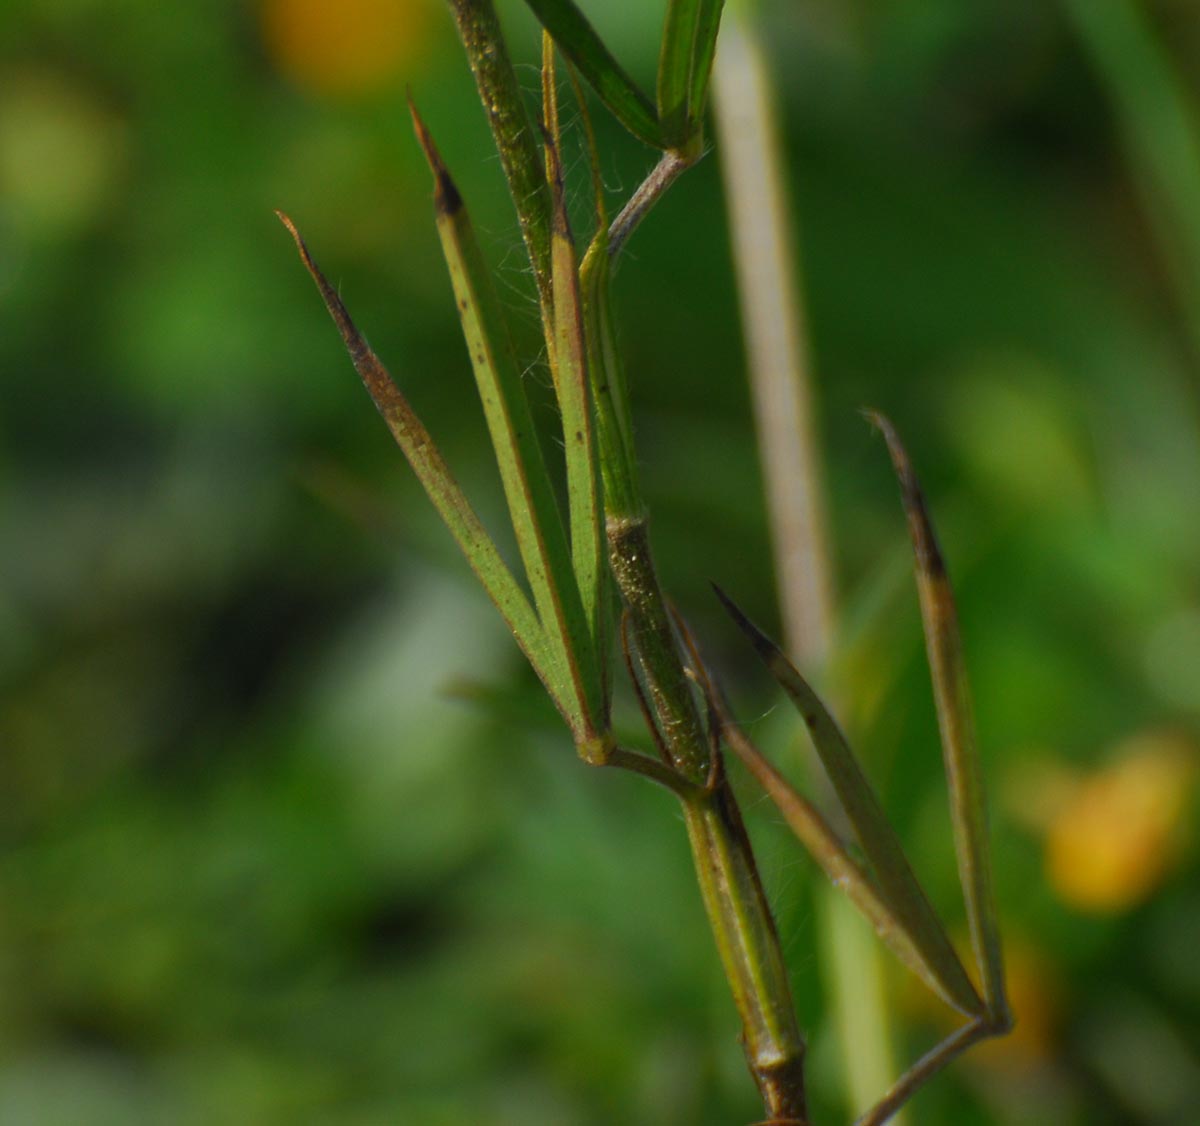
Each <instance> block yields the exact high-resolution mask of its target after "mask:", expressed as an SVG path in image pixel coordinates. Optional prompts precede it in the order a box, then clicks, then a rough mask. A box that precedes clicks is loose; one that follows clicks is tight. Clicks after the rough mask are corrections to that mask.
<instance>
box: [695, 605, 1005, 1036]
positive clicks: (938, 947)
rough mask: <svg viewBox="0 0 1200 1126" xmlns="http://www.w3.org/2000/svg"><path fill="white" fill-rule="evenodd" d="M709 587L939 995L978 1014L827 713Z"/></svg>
mask: <svg viewBox="0 0 1200 1126" xmlns="http://www.w3.org/2000/svg"><path fill="white" fill-rule="evenodd" d="M714 589H715V590H716V593H717V597H718V598H719V599H720V600H721V602H722V604H723V605H724V606H725V609H726V610H727V611H728V612H729V615H730V617H732V618H733V620H734V622H735V623H736V624H737V626H738V628H739V629H741V631H742V633H743V634H745V636H746V637H747V638H748V639H749V641H750V643H751V644H752V645H753V646H754V648H755V650H756V651H757V653H758V655H759V657H760V658H761V659H762V661H763V663H764V664H765V665H766V666H767V668H768V669H769V670H770V672H771V674H772V675H773V676H774V677H775V679H776V680H777V681H778V682H779V685H780V687H782V688H783V690H784V692H786V693H787V695H788V696H789V697H790V698H791V700H792V702H793V703H794V704H795V705H796V707H797V709H798V710H799V712H800V714H801V716H802V717H803V719H804V722H805V725H806V726H807V727H808V730H809V734H810V735H811V737H812V741H813V746H814V747H815V748H816V751H817V754H818V756H819V757H820V759H821V763H822V765H823V766H824V767H825V771H826V773H827V774H828V775H829V780H830V782H831V783H832V784H833V788H834V790H835V792H836V793H837V796H838V799H839V800H840V802H841V803H842V807H843V809H844V810H845V811H846V816H847V818H848V819H849V821H850V824H851V825H852V826H853V828H854V832H855V835H856V836H857V837H858V840H859V844H860V845H861V846H862V850H863V853H864V854H865V855H866V857H867V860H868V862H869V863H870V865H871V867H872V869H873V871H874V873H875V877H876V879H877V881H878V886H879V890H880V893H881V894H882V896H883V898H884V900H885V901H886V903H887V905H888V907H889V908H890V909H891V912H892V913H893V914H894V915H895V917H896V918H897V919H898V920H899V921H900V924H901V927H902V929H903V931H904V932H905V933H906V934H907V935H908V937H909V938H910V940H911V942H912V944H913V946H914V947H915V948H916V949H917V950H918V951H920V954H921V957H922V959H923V960H924V961H925V962H926V963H927V964H928V965H929V966H930V967H931V968H932V969H933V970H934V972H935V973H936V975H937V977H938V979H939V980H940V981H941V982H942V983H943V985H944V987H945V990H946V992H947V993H948V994H949V995H950V997H952V998H953V1004H954V1005H955V1006H956V1007H957V1008H959V1009H961V1010H962V1011H963V1012H966V1013H971V1014H974V1015H977V1014H979V1013H980V1012H982V1011H983V1003H982V1002H981V1001H980V999H979V996H978V994H977V993H976V992H975V987H974V986H973V985H972V984H971V980H970V978H969V977H968V976H967V972H966V970H965V969H964V968H963V964H962V962H961V961H960V960H959V957H958V954H957V953H956V952H955V950H954V946H953V944H952V943H951V942H950V938H949V936H948V935H947V934H946V929H945V927H943V926H942V923H941V921H940V920H939V919H938V917H937V913H936V912H935V911H934V909H933V906H932V904H931V903H930V902H929V898H928V897H927V896H926V894H925V891H924V889H923V888H922V887H921V884H920V882H919V881H918V880H917V877H916V875H915V874H914V873H913V870H912V868H911V866H910V865H909V863H908V859H907V857H906V856H905V855H904V850H903V848H902V847H901V845H900V841H899V838H898V837H897V836H896V833H895V830H894V829H893V828H892V826H891V823H890V822H889V821H888V819H887V816H886V815H885V814H884V812H883V808H882V806H881V805H880V804H879V800H878V798H876V796H875V792H874V790H873V789H872V788H871V784H870V782H868V781H867V777H866V775H865V774H864V773H863V770H862V768H861V767H860V766H859V763H858V760H857V759H856V758H855V756H854V753H853V752H852V751H851V750H850V747H849V744H848V743H847V742H846V737H845V736H844V735H843V734H842V732H841V729H840V728H839V727H838V725H837V723H836V721H835V720H834V718H833V716H832V715H830V713H829V711H828V709H827V708H826V707H825V705H824V703H823V702H822V701H821V699H820V697H819V696H818V695H817V694H816V692H814V691H813V689H812V688H811V687H810V686H809V684H808V682H807V681H806V680H805V679H804V678H803V677H802V676H801V675H800V673H799V672H798V671H797V669H796V667H795V666H794V665H793V664H792V663H791V662H790V661H789V660H788V659H787V657H786V656H785V655H784V654H783V652H782V651H781V650H780V649H779V647H778V646H777V645H776V644H775V643H774V642H773V641H772V640H771V639H770V638H769V637H767V635H766V634H764V633H763V632H762V631H761V630H760V629H759V628H758V627H757V626H756V625H754V623H753V622H751V621H750V619H749V618H747V617H746V615H745V614H743V613H742V611H741V610H740V609H739V607H738V606H737V604H736V603H735V602H734V601H733V600H732V599H731V598H730V597H729V596H728V595H727V594H725V592H724V591H722V590H721V589H720V588H719V587H714Z"/></svg>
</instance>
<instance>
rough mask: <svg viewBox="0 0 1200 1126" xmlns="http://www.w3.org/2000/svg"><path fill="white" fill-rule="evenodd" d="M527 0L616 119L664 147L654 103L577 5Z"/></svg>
mask: <svg viewBox="0 0 1200 1126" xmlns="http://www.w3.org/2000/svg"><path fill="white" fill-rule="evenodd" d="M526 2H527V3H528V4H529V7H530V8H531V9H533V13H534V15H536V16H537V18H538V19H539V20H540V21H541V24H542V26H543V27H544V28H545V29H546V30H547V31H548V32H550V34H551V35H552V36H553V37H554V42H555V43H556V44H557V45H558V49H559V50H560V51H562V53H563V54H564V55H565V56H566V57H567V58H568V59H569V60H570V61H571V63H572V64H573V65H574V66H575V67H577V68H578V70H579V73H580V74H582V75H583V77H584V78H585V79H587V81H588V84H589V85H590V86H591V87H592V88H593V89H594V90H595V91H596V93H597V94H599V95H600V100H601V101H602V102H603V103H604V104H605V105H606V106H608V108H609V109H610V110H611V111H612V113H613V115H614V116H615V117H616V118H617V120H618V121H620V122H621V124H622V125H624V126H625V128H626V129H628V130H629V131H630V132H631V133H632V134H634V136H636V137H639V138H641V140H643V141H645V142H646V143H647V144H648V145H653V146H654V147H655V148H659V149H661V148H665V147H666V145H665V142H664V140H663V131H662V128H661V126H660V125H659V123H658V117H657V116H656V114H655V112H654V104H653V103H652V102H651V101H650V99H649V98H648V97H646V95H645V94H644V93H642V91H641V89H639V87H638V85H637V84H636V83H635V82H634V81H633V79H632V78H630V77H629V75H628V74H627V73H626V72H625V70H624V69H623V68H622V67H621V64H620V63H618V62H617V60H616V59H615V58H613V56H612V54H611V52H610V51H609V49H608V48H607V47H606V46H605V45H604V42H603V40H601V38H600V36H599V35H597V34H596V31H595V29H594V28H593V27H592V25H591V24H590V23H588V21H587V17H586V16H584V14H583V13H582V12H581V11H580V10H579V8H578V7H576V5H575V4H573V3H572V2H571V0H526Z"/></svg>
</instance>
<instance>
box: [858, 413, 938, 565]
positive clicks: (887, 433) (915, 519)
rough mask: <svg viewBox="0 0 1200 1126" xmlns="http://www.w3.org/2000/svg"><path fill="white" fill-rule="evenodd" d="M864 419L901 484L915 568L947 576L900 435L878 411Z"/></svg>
mask: <svg viewBox="0 0 1200 1126" xmlns="http://www.w3.org/2000/svg"><path fill="white" fill-rule="evenodd" d="M863 417H864V418H866V420H867V421H868V422H869V423H870V424H871V425H872V426H874V427H875V429H876V430H878V431H879V432H880V434H882V435H883V440H884V441H885V442H886V443H887V448H888V454H889V456H890V457H891V459H892V466H893V467H894V469H895V471H896V477H897V479H898V480H899V482H900V492H901V497H902V500H903V502H904V511H905V513H906V514H907V515H908V526H909V534H910V536H911V538H912V542H913V551H914V553H915V554H916V557H917V566H918V568H919V569H920V570H921V571H923V572H924V573H925V574H927V575H931V576H941V575H944V574H945V573H946V562H945V559H944V558H943V556H942V549H941V547H940V546H939V545H938V541H937V535H936V534H935V532H934V530H933V521H932V520H931V519H930V516H929V509H928V506H927V505H926V503H925V494H924V492H923V491H922V489H921V483H920V481H918V480H917V473H916V470H915V469H913V464H912V460H911V459H910V458H909V456H908V451H907V450H906V449H905V448H904V443H903V442H901V441H900V435H899V433H898V432H897V431H896V427H895V426H894V425H893V424H892V421H891V419H889V418H888V417H887V415H885V414H881V413H880V412H879V411H874V410H864V411H863Z"/></svg>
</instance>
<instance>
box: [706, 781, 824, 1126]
mask: <svg viewBox="0 0 1200 1126" xmlns="http://www.w3.org/2000/svg"><path fill="white" fill-rule="evenodd" d="M683 809H684V819H685V821H686V822H687V830H688V840H689V842H690V843H691V846H692V855H693V857H694V858H695V862H696V877H697V879H698V880H699V883H700V893H701V896H702V898H703V900H704V907H705V910H706V911H707V913H708V918H709V923H710V924H711V926H712V930H713V936H714V937H715V939H716V942H717V950H718V952H719V954H720V956H721V963H722V965H723V966H724V968H725V975H726V977H727V978H728V981H729V987H730V989H731V990H732V992H733V999H734V1002H735V1004H736V1005H737V1009H738V1013H739V1014H740V1016H741V1018H742V1043H743V1046H744V1048H745V1051H746V1060H747V1063H748V1065H749V1067H750V1072H751V1074H752V1075H753V1076H754V1081H755V1083H756V1084H757V1085H758V1090H759V1093H760V1094H761V1096H762V1100H763V1106H764V1108H765V1110H766V1112H767V1114H768V1116H769V1117H770V1118H771V1120H772V1121H776V1122H796V1123H799V1124H801V1126H803V1124H804V1123H806V1122H807V1106H806V1098H805V1090H804V1038H803V1037H802V1036H801V1035H800V1030H799V1027H798V1026H797V1024H796V1014H795V1005H794V1002H793V1001H792V993H791V986H790V984H789V982H788V977H787V966H786V964H785V963H784V960H783V954H782V951H781V950H780V947H779V935H778V933H777V932H776V930H775V922H774V920H773V919H772V917H771V911H770V908H769V907H768V906H767V900H766V895H765V893H764V892H763V887H762V882H761V880H760V879H759V875H758V869H757V867H756V865H755V863H754V854H753V852H752V851H751V848H750V841H749V838H748V837H747V836H746V830H745V827H744V826H743V824H742V815H741V812H740V811H739V809H738V806H737V801H736V799H735V798H734V796H733V791H732V790H731V789H730V788H729V784H728V782H726V781H725V779H724V778H723V777H721V778H719V779H718V781H717V783H716V785H715V787H714V788H713V790H712V791H711V793H709V794H708V795H707V796H706V798H705V800H704V801H694V802H685V803H684V806H683Z"/></svg>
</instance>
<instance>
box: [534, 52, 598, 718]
mask: <svg viewBox="0 0 1200 1126" xmlns="http://www.w3.org/2000/svg"><path fill="white" fill-rule="evenodd" d="M546 46H547V50H546V52H545V54H544V60H545V61H544V63H543V67H542V76H543V77H542V80H543V87H544V89H545V97H544V104H545V106H546V107H547V110H548V111H549V112H547V114H546V121H547V132H548V134H549V135H548V138H547V145H546V168H547V172H548V175H549V179H550V197H551V200H552V201H553V205H554V216H553V223H552V226H551V233H550V262H551V277H552V280H553V284H554V341H553V345H554V347H553V352H554V354H555V364H554V369H555V371H556V372H557V378H556V384H555V386H556V390H557V392H558V407H559V412H560V414H561V417H562V431H563V448H564V451H565V457H566V469H567V506H568V512H569V515H570V527H571V557H572V560H573V563H574V568H575V581H576V583H577V584H578V586H579V593H580V597H581V598H582V600H583V610H584V614H585V615H586V617H587V619H588V628H589V629H590V631H591V638H592V646H593V649H594V651H595V653H596V655H597V659H598V662H599V665H600V672H601V675H602V679H604V682H605V692H604V698H605V699H607V677H605V676H604V673H605V671H606V670H607V664H608V662H607V659H606V658H607V654H608V637H607V626H608V610H609V606H608V598H607V588H608V567H607V564H606V560H605V548H606V544H605V538H604V500H603V496H602V492H601V481H600V462H599V457H598V454H597V449H596V426H595V421H594V416H593V412H592V404H591V388H590V386H589V384H590V380H589V377H588V368H587V348H586V345H585V343H584V335H583V312H582V306H581V301H580V295H579V263H578V260H577V258H576V255H575V240H574V238H573V236H572V234H571V225H570V222H569V220H568V218H567V203H566V197H565V193H564V191H563V179H562V164H561V163H560V161H559V158H558V143H559V136H558V104H557V99H556V98H555V97H554V94H553V91H554V61H553V48H551V47H550V40H549V37H547V39H546Z"/></svg>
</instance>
